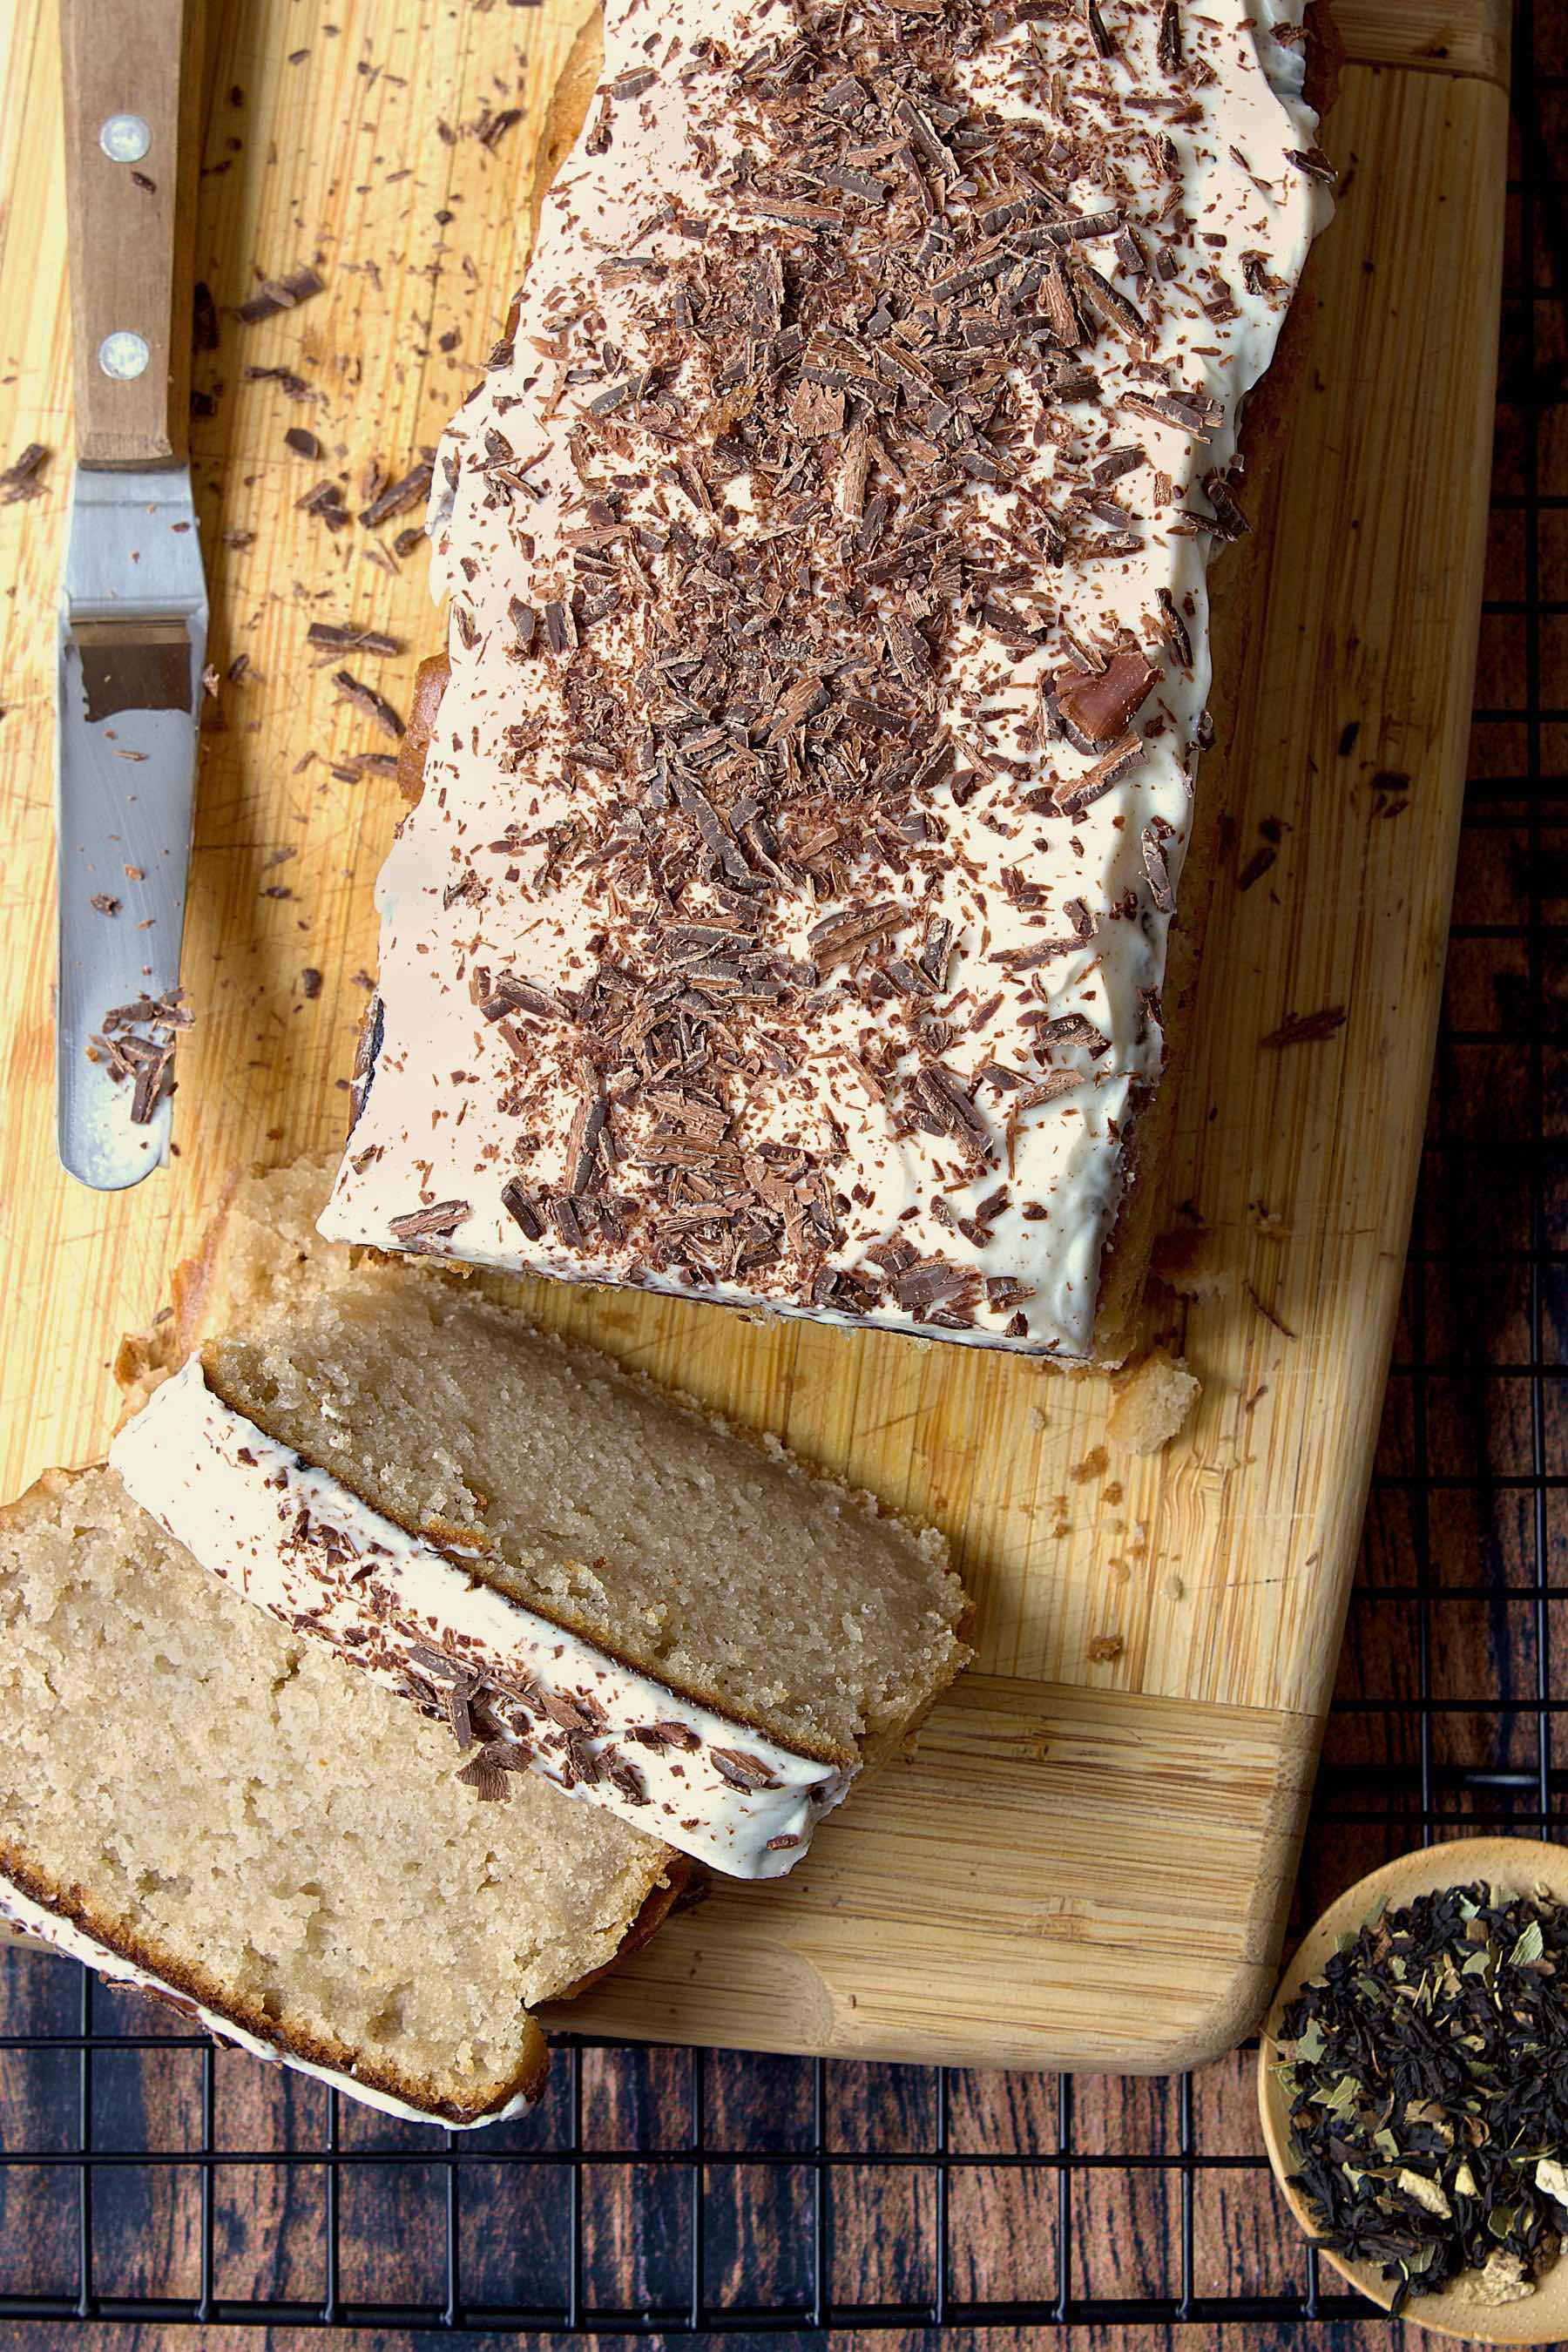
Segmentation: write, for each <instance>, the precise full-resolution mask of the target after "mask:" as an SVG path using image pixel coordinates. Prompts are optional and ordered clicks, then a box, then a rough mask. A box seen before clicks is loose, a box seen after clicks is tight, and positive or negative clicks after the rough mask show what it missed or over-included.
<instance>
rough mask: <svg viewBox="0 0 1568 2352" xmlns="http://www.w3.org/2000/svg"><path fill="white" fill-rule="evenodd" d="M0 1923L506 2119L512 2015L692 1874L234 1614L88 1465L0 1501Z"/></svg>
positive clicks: (185, 2004) (637, 1931) (283, 2056)
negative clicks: (457, 1754)
mask: <svg viewBox="0 0 1568 2352" xmlns="http://www.w3.org/2000/svg"><path fill="white" fill-rule="evenodd" d="M0 1622H3V1624H4V1628H5V1639H4V1643H3V1644H0V1915H3V1916H5V1918H7V1919H8V1920H10V1921H11V1922H12V1923H13V1924H14V1925H15V1926H16V1927H20V1928H22V1929H24V1930H25V1931H26V1933H28V1934H29V1935H32V1936H36V1937H41V1938H43V1939H44V1940H45V1941H47V1942H48V1943H50V1944H52V1945H54V1946H56V1947H57V1948H58V1949H60V1950H62V1951H65V1952H68V1953H70V1954H71V1955H72V1956H73V1957H74V1958H78V1959H81V1960H85V1961H86V1962H87V1963H88V1964H89V1966H90V1967H92V1968H95V1969H99V1970H100V1972H101V1973H102V1974H103V1975H105V1976H106V1977H109V1978H111V1979H115V1980H117V1981H121V1982H124V1983H130V1984H134V1985H139V1986H141V1987H142V1988H143V1989H144V1990H148V1991H152V1992H156V1993H159V1994H162V1995H163V1997H164V1998H165V1999H168V2000H174V2002H176V2003H177V2004H178V2005H179V2006H180V2007H182V2008H183V2009H184V2010H185V2011H187V2012H188V2013H190V2014H192V2015H193V2016H195V2018H197V2019H198V2020H199V2021H200V2022H201V2023H202V2024H203V2025H205V2027H207V2028H208V2030H209V2031H211V2032H215V2033H217V2034H220V2035H222V2036H223V2037H224V2038H225V2039H226V2040H228V2041H230V2042H237V2043H239V2044H240V2045H241V2046H242V2047H244V2048H245V2049H247V2050H250V2051H252V2052H253V2053H256V2054H257V2055H258V2056H260V2057H263V2058H268V2059H273V2060H281V2061H283V2062H284V2063H287V2064H289V2065H292V2066H297V2067H300V2068H301V2069H302V2070H303V2071H304V2072H305V2073H307V2074H315V2075H318V2076H320V2077H321V2079H323V2080H325V2081H327V2082H330V2083H332V2084H335V2085H336V2086H337V2087H338V2088H339V2089H340V2090H342V2091H345V2092H347V2093H349V2094H350V2095H352V2096H353V2097H355V2098H357V2099H363V2100H365V2101H367V2102H368V2103H369V2104H370V2105H373V2106H376V2107H381V2108H384V2109H385V2110H386V2111H387V2112H388V2113H390V2114H393V2115H397V2116H405V2117H409V2118H411V2119H414V2120H416V2121H437V2122H441V2123H445V2124H450V2125H470V2124H479V2123H486V2122H489V2121H492V2120H494V2119H495V2118H497V2117H499V2116H508V2115H512V2114H515V2113H517V2112H519V2111H520V2110H521V2108H523V2107H525V2106H526V2105H529V2104H530V2103H531V2101H532V2100H533V2099H535V2098H537V2096H538V2095H539V2092H540V2088H541V2085H542V2081H543V2077H544V2072H545V2066H546V2051H545V2046H544V2041H543V2037H542V2033H541V2032H540V2029H539V2027H538V2025H537V2024H536V2022H535V2021H534V2019H533V2017H532V2016H531V2010H532V2009H533V2007H534V2006H535V2005H536V2004H538V2003H540V2002H542V2001H545V2000H557V1999H559V1998H561V1997H562V1996H563V1994H567V1993H570V1992H572V1991H574V1990H577V1989H578V1988H579V1987H580V1985H581V1984H582V1982H583V1981H584V1979H587V1978H590V1977H592V1976H594V1975H595V1974H597V1973H598V1972H599V1971H600V1970H602V1969H604V1968H605V1967H606V1966H607V1965H608V1964H609V1963H610V1962H611V1961H612V1960H613V1959H614V1958H615V1957H616V1953H617V1952H618V1951H620V1950H622V1949H623V1948H626V1945H627V1943H628V1941H629V1940H631V1939H633V1938H640V1937H641V1936H642V1935H643V1934H645V1933H647V1932H651V1929H652V1927H654V1926H656V1925H657V1924H658V1919H659V1918H660V1917H662V1916H663V1914H664V1912H665V1910H666V1909H667V1908H668V1905H669V1903H670V1901H671V1900H672V1898H673V1896H674V1895H675V1893H676V1891H677V1889H678V1887H679V1885H680V1884H681V1883H682V1880H683V1878H684V1876H685V1874H686V1865H685V1864H683V1863H681V1862H680V1861H679V1857H677V1856H676V1855H674V1854H672V1853H670V1852H669V1850H668V1847H666V1846H664V1845H661V1844H660V1843H658V1842H657V1841H656V1840H654V1839H650V1838H646V1837H642V1836H639V1835H638V1834H637V1832H635V1831H633V1830H629V1829H627V1828H626V1827H625V1826H624V1825H623V1823H621V1822H618V1821H616V1820H615V1819H614V1818H613V1817H612V1816H610V1815H609V1814H607V1813H603V1812H595V1811H590V1810H589V1809H588V1808H586V1807H584V1806H581V1805H574V1804H572V1803H571V1802H570V1801H568V1800H567V1799H566V1798H564V1797H563V1796H562V1795H561V1794H560V1793H559V1792H558V1791H557V1790H554V1789H552V1788H551V1787H549V1786H548V1785H547V1784H546V1783H545V1782H544V1781H542V1780H533V1779H519V1780H515V1781H514V1783H513V1784H512V1788H511V1801H510V1803H509V1804H507V1805H496V1804H480V1803H479V1802H477V1801H476V1793H475V1790H474V1789H473V1788H472V1787H465V1786H463V1785H461V1784H460V1782H459V1780H458V1776H457V1773H456V1770H455V1763H456V1759H454V1756H453V1753H452V1746H451V1739H450V1736H449V1734H447V1733H446V1732H444V1731H442V1730H439V1729H437V1727H436V1726H435V1725H433V1724H429V1723H426V1722H424V1721H422V1720H421V1719H420V1717H418V1716H417V1715H416V1713H415V1712H414V1711H413V1710H412V1709H411V1708H409V1707H407V1706H405V1705H404V1704H403V1703H402V1702H401V1701H400V1700H398V1699H396V1698H395V1697H393V1696H390V1695H389V1694H388V1693H386V1692H384V1691H383V1690H380V1689H378V1688H376V1687H375V1686H374V1684H373V1683H371V1682H370V1681H368V1680H367V1679H366V1678H364V1677H363V1676H359V1675H354V1674H353V1672H352V1671H351V1670H350V1669H349V1668H348V1667H347V1666H345V1665H344V1664H343V1663H342V1661H341V1660H340V1659H338V1658H336V1657H334V1656H332V1655H331V1653H330V1652H329V1651H327V1650H324V1649H322V1648H321V1647H320V1646H319V1645H317V1644H316V1643H310V1642H307V1641H304V1640H302V1639H300V1637H299V1636H298V1635H296V1634H294V1633H290V1632H289V1631H287V1630H286V1629H285V1628H284V1627H282V1626H280V1625H279V1624H278V1623H276V1622H274V1620H273V1619H271V1618H270V1617H268V1616H267V1615H266V1614H264V1613H263V1612H261V1611H260V1610H257V1609H250V1608H247V1606H246V1604H245V1602H244V1601H242V1600H241V1599H240V1598H239V1597H238V1595H237V1593H235V1592H234V1591H231V1590H230V1589H229V1587H228V1586H227V1585H226V1584H224V1583H223V1582H221V1581H220V1580H218V1579H217V1578H216V1577H212V1576H209V1575H206V1574H205V1573H204V1572H203V1570H201V1569H200V1568H198V1566H197V1565H196V1563H195V1561H194V1560H193V1559H191V1557H190V1555H189V1554H188V1553H187V1552H186V1551H185V1550H184V1549H183V1548H182V1547H181V1546H180V1545H179V1544H177V1543H175V1542H174V1541H173V1540H172V1539H171V1538H170V1537H169V1536H167V1535H166V1534H165V1533H164V1531H163V1529H162V1528H160V1527H159V1526H158V1525H157V1524H156V1522H155V1521H154V1520H153V1518H152V1517H149V1515H148V1514H147V1513H146V1512H145V1511H143V1510H142V1509H141V1508H140V1507H138V1506H137V1505H136V1504H135V1503H134V1502H132V1499H131V1498H130V1496H128V1495H127V1494H126V1492H125V1489H124V1487H123V1486H122V1485H121V1481H120V1479H119V1478H118V1477H117V1476H116V1475H115V1474H114V1473H113V1472H112V1471H111V1470H109V1469H105V1468H102V1467H99V1468H94V1469H89V1470H84V1471H79V1472H76V1473H71V1474H65V1473H52V1474H50V1475H47V1477H46V1478H44V1479H43V1480H42V1481H41V1482H40V1483H39V1484H38V1485H37V1486H34V1487H33V1488H32V1489H31V1490H30V1491H29V1492H28V1493H27V1494H26V1495H25V1496H23V1497H22V1499H21V1500H20V1501H19V1502H17V1503H15V1504H13V1505H11V1506H10V1507H9V1508H8V1509H6V1510H5V1512H4V1514H3V1515H0Z"/></svg>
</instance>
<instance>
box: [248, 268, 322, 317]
mask: <svg viewBox="0 0 1568 2352" xmlns="http://www.w3.org/2000/svg"><path fill="white" fill-rule="evenodd" d="M325 283H326V281H325V279H324V278H320V277H318V275H317V274H316V272H315V270H313V269H311V268H309V267H308V266H307V265H305V264H301V265H300V268H298V269H290V270H289V272H288V274H287V276H286V277H283V278H263V279H262V281H261V284H260V286H259V287H258V289H257V291H256V292H255V293H254V294H251V295H248V296H247V299H245V300H244V301H243V302H238V303H237V304H236V305H235V311H234V315H235V317H236V318H237V319H238V320H240V322H241V323H242V324H243V325H245V326H247V327H254V326H256V325H258V323H259V322H260V320H263V319H276V318H277V316H278V315H279V311H282V310H297V309H298V307H299V305H300V303H301V302H308V301H309V300H310V297H311V296H312V295H313V294H319V293H321V289H322V288H323V286H324V285H325Z"/></svg>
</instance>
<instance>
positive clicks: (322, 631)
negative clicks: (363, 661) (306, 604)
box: [305, 621, 403, 654]
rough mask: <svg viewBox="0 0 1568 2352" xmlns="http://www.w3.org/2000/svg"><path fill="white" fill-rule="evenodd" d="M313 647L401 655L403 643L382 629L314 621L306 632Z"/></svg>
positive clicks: (307, 640) (338, 651) (346, 651)
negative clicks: (359, 627)
mask: <svg viewBox="0 0 1568 2352" xmlns="http://www.w3.org/2000/svg"><path fill="white" fill-rule="evenodd" d="M305 637H306V642H307V643H308V644H310V645H312V646H331V648H332V650H333V651H334V652H336V653H365V654H400V653H401V652H402V651H403V641H402V639H401V638H400V637H389V636H387V635H385V634H384V632H383V631H382V630H380V629H356V628H353V626H351V625H346V624H344V623H342V622H338V621H312V622H311V624H310V627H309V628H308V629H307V630H306V632H305Z"/></svg>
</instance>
